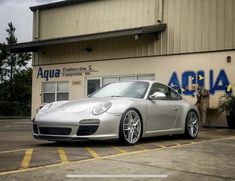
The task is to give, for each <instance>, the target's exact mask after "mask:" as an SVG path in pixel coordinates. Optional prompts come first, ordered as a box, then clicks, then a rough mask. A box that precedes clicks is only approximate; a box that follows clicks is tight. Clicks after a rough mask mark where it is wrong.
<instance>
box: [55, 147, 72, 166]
mask: <svg viewBox="0 0 235 181" xmlns="http://www.w3.org/2000/svg"><path fill="white" fill-rule="evenodd" d="M57 151H58V153H59V156H60V161H61V163H67V162H69V159H68V157H67V155H66V153H65V151H64V148H62V147H57Z"/></svg>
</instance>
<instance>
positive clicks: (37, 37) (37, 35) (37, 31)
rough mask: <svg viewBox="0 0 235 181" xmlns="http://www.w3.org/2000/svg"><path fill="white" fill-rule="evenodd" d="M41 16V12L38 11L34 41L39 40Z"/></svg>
mask: <svg viewBox="0 0 235 181" xmlns="http://www.w3.org/2000/svg"><path fill="white" fill-rule="evenodd" d="M39 16H40V14H39V10H38V9H37V10H36V24H35V25H36V27H35V35H34V39H35V40H38V39H39V25H40V22H39V21H40V17H39Z"/></svg>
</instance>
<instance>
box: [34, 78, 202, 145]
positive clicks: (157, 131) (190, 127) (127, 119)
mask: <svg viewBox="0 0 235 181" xmlns="http://www.w3.org/2000/svg"><path fill="white" fill-rule="evenodd" d="M198 130H199V113H198V110H197V107H196V106H195V105H192V104H190V103H188V102H186V101H185V100H183V99H182V97H181V96H180V95H179V94H178V93H177V92H176V91H174V90H173V89H172V88H170V87H168V86H166V85H164V84H161V83H158V82H154V81H130V82H118V83H111V84H108V85H105V86H104V87H102V88H101V89H99V90H98V91H96V92H95V93H93V94H92V95H90V96H88V98H85V99H80V100H74V101H60V102H53V103H49V104H46V105H45V106H43V107H42V108H40V109H39V110H38V113H37V115H36V117H35V118H34V119H33V136H34V137H35V138H36V139H45V140H53V141H77V140H84V139H103V140H104V139H119V141H121V142H122V143H124V144H127V145H133V144H135V143H137V142H138V140H139V139H140V138H141V137H150V136H158V135H172V134H184V135H185V136H186V137H188V138H196V136H197V134H198Z"/></svg>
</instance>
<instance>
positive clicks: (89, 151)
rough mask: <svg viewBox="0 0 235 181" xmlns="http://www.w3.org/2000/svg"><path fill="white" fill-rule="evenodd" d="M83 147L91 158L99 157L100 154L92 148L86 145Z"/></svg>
mask: <svg viewBox="0 0 235 181" xmlns="http://www.w3.org/2000/svg"><path fill="white" fill-rule="evenodd" d="M85 149H86V151H87V152H88V153H90V155H91V156H92V157H93V158H96V159H100V155H99V154H98V153H97V152H96V151H95V150H94V149H93V148H90V147H86V148H85Z"/></svg>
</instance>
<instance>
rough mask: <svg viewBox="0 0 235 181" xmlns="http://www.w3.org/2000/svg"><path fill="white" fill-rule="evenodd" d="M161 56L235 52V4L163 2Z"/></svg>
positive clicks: (213, 0)
mask: <svg viewBox="0 0 235 181" xmlns="http://www.w3.org/2000/svg"><path fill="white" fill-rule="evenodd" d="M164 22H165V23H167V25H168V29H167V31H166V32H164V33H163V37H162V42H161V44H162V54H173V53H187V52H201V51H211V50H224V49H232V48H235V1H234V0H164Z"/></svg>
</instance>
